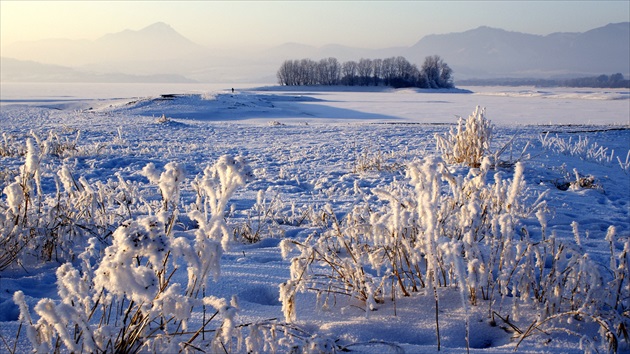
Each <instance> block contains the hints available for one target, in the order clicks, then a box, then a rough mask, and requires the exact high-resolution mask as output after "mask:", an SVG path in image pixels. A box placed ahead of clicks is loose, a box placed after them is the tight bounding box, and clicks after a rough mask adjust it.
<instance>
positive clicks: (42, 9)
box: [0, 0, 630, 48]
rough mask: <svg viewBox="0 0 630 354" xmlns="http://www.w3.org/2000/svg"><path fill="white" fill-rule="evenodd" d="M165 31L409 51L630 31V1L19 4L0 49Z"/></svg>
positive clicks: (12, 7) (8, 7)
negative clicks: (462, 42) (490, 31)
mask: <svg viewBox="0 0 630 354" xmlns="http://www.w3.org/2000/svg"><path fill="white" fill-rule="evenodd" d="M158 21H161V22H165V23H168V24H169V25H171V26H172V27H173V28H174V29H175V30H177V31H178V32H179V33H181V34H182V35H184V36H185V37H187V38H189V39H191V40H193V41H195V42H197V43H199V44H203V45H209V46H224V45H226V44H229V45H232V46H258V47H261V46H262V47H269V46H275V45H279V44H282V43H286V42H298V43H304V44H309V45H315V46H321V45H324V44H329V43H336V44H343V45H349V46H356V47H364V48H382V47H390V46H410V45H413V44H414V43H415V42H417V41H418V40H419V39H421V38H422V37H423V36H425V35H427V34H432V33H449V32H461V31H465V30H469V29H473V28H476V27H479V26H482V25H485V26H490V27H497V28H503V29H506V30H509V31H519V32H526V33H533V34H542V35H546V34H549V33H552V32H584V31H586V30H589V29H592V28H595V27H600V26H603V25H606V24H608V23H614V22H625V21H630V1H628V0H618V1H580V0H578V1H531V0H530V1H472V0H468V1H260V0H259V1H24V0H22V1H12V0H0V44H1V45H2V46H5V45H8V44H11V43H14V42H17V41H30V40H39V39H48V38H69V39H96V38H98V37H101V36H103V35H105V34H107V33H115V32H120V31H122V30H124V29H133V30H138V29H141V28H144V27H146V26H148V25H150V24H152V23H155V22H158Z"/></svg>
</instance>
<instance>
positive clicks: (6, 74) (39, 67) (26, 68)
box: [0, 57, 194, 83]
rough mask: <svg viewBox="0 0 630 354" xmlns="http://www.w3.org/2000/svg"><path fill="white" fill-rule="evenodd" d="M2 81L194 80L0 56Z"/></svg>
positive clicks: (151, 81) (183, 81) (175, 81)
mask: <svg viewBox="0 0 630 354" xmlns="http://www.w3.org/2000/svg"><path fill="white" fill-rule="evenodd" d="M0 67H1V68H2V70H0V81H2V82H111V83H116V82H120V83H124V82H128V83H131V82H137V83H140V82H142V83H159V82H171V83H189V82H194V80H191V79H188V78H186V77H183V76H181V75H176V74H152V75H129V74H122V73H94V72H87V71H82V70H77V69H74V68H70V67H66V66H61V65H54V64H42V63H38V62H34V61H27V60H17V59H11V58H4V57H2V58H0Z"/></svg>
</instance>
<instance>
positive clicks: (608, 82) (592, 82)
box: [457, 73, 630, 88]
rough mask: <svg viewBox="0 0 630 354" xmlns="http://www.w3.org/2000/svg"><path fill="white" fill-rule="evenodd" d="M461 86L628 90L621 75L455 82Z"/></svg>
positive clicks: (626, 81) (629, 84)
mask: <svg viewBox="0 0 630 354" xmlns="http://www.w3.org/2000/svg"><path fill="white" fill-rule="evenodd" d="M457 83H458V84H459V85H463V86H536V87H593V88H630V80H628V79H625V78H624V77H623V74H621V73H616V74H612V75H599V76H589V77H580V78H574V79H526V78H524V79H518V78H499V79H469V80H461V81H459V80H458V81H457Z"/></svg>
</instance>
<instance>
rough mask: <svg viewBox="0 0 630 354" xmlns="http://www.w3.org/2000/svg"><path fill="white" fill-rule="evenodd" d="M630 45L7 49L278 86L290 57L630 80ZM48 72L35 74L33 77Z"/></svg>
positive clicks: (574, 36)
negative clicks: (432, 62) (437, 60)
mask: <svg viewBox="0 0 630 354" xmlns="http://www.w3.org/2000/svg"><path fill="white" fill-rule="evenodd" d="M628 43H630V22H623V23H616V24H609V25H606V26H603V27H599V28H595V29H592V30H589V31H586V32H583V33H566V32H558V33H552V34H549V35H546V36H542V35H534V34H527V33H520V32H510V31H506V30H503V29H497V28H491V27H487V26H481V27H478V28H476V29H471V30H468V31H464V32H456V33H447V34H432V35H427V36H425V37H423V38H422V39H420V40H419V41H418V42H416V43H415V44H413V45H412V46H410V47H392V48H381V49H366V48H355V47H350V46H343V45H339V44H329V45H325V46H321V47H315V46H310V45H306V44H301V43H286V44H283V45H280V46H276V47H273V48H269V49H266V50H262V51H258V52H251V53H249V54H234V53H232V52H230V53H228V52H221V51H218V50H216V49H211V48H206V47H203V46H201V45H198V44H196V43H194V42H192V41H190V40H189V39H187V38H186V37H184V36H182V35H181V34H179V33H178V32H177V31H176V30H174V29H173V28H172V27H171V26H169V25H168V24H165V23H162V22H158V23H155V24H152V25H150V26H148V27H145V28H143V29H140V30H137V31H136V30H124V31H121V32H117V33H111V34H107V35H104V36H102V37H100V38H98V39H96V40H94V41H89V40H63V39H51V40H41V41H36V42H21V43H15V44H13V45H10V46H7V47H5V48H3V53H2V56H3V57H10V58H14V59H18V60H28V61H36V62H40V63H42V64H54V65H58V66H63V67H66V69H70V68H72V69H76V70H78V71H80V72H81V75H79V76H82V78H81V80H92V79H98V80H103V79H105V80H108V82H111V80H113V77H115V74H112V73H120V74H123V75H126V76H128V77H133V76H138V77H139V79H140V80H145V79H146V77H147V76H155V75H159V76H161V77H163V78H164V79H165V80H171V79H172V80H175V82H182V81H181V80H188V79H191V80H195V81H202V82H213V81H215V82H216V81H218V82H226V81H234V82H262V81H274V77H275V72H276V71H277V69H278V67H279V66H280V64H281V63H282V62H283V61H284V60H286V59H301V58H310V59H314V60H318V59H321V58H326V57H335V58H337V59H338V60H340V61H347V60H359V59H360V58H372V59H374V58H387V57H391V56H399V55H402V56H404V57H406V58H407V59H408V60H409V61H410V62H412V63H415V64H417V65H420V64H421V63H422V62H423V61H424V58H425V57H426V56H428V55H433V54H437V55H440V56H441V57H442V58H443V59H444V60H445V61H446V62H447V63H448V64H449V65H450V66H451V67H452V68H453V70H454V72H455V79H456V80H457V79H467V78H497V77H532V78H550V77H565V76H566V77H579V76H585V75H596V74H612V73H617V72H620V73H622V74H624V75H626V76H628V75H630V64H629V63H630V45H629V44H628ZM30 65H32V63H31V64H30ZM17 68H18V67H16V65H9V66H4V65H3V68H2V80H3V81H8V80H19V81H22V80H27V81H36V78H34V77H29V75H28V73H25V72H24V71H23V66H22V69H21V70H22V72H21V73H20V72H17V73H13V72H10V71H11V70H17ZM41 69H42V67H39V68H38V69H37V70H35V69H33V75H35V73H37V72H39V71H41ZM38 70H39V71H38ZM51 70H53V68H51ZM53 72H54V73H55V75H57V76H61V77H63V73H66V74H67V75H68V80H70V81H75V80H77V78H76V75H78V74H77V73H76V72H72V71H67V70H66V71H64V70H61V69H60V68H55V69H54V70H53ZM88 73H93V74H88ZM43 74H44V75H43V77H42V79H43V81H49V80H50V77H51V75H48V76H46V75H45V73H43ZM164 74H168V75H164ZM171 74H172V75H171ZM33 75H31V76H33ZM90 75H91V76H90ZM53 77H56V76H54V75H53Z"/></svg>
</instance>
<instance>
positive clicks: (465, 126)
mask: <svg viewBox="0 0 630 354" xmlns="http://www.w3.org/2000/svg"><path fill="white" fill-rule="evenodd" d="M485 112H486V110H485V108H481V107H480V106H477V108H475V111H474V112H473V113H472V114H471V115H470V116H468V118H467V119H463V118H461V117H460V118H459V121H458V123H457V128H456V129H451V130H450V131H449V132H448V133H447V134H445V135H439V134H436V136H435V138H436V141H437V148H438V151H439V152H440V153H441V154H442V157H443V158H444V160H445V161H446V162H448V163H456V164H465V165H467V166H470V167H478V166H479V165H481V161H482V160H483V158H484V157H485V156H486V155H487V153H488V151H489V149H490V142H491V141H492V130H493V127H492V124H491V122H490V121H489V120H488V119H486V116H485Z"/></svg>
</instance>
